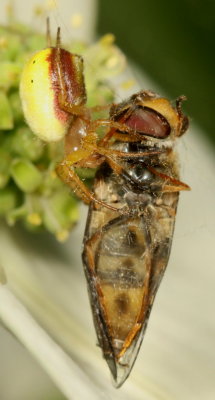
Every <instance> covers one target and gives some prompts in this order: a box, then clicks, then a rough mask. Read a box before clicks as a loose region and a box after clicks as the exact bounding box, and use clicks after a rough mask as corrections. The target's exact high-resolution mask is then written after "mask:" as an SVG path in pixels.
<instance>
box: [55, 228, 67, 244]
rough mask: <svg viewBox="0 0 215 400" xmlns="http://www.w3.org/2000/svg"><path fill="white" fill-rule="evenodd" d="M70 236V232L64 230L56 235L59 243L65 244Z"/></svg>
mask: <svg viewBox="0 0 215 400" xmlns="http://www.w3.org/2000/svg"><path fill="white" fill-rule="evenodd" d="M68 236H69V231H67V230H66V229H63V230H62V231H59V232H57V233H56V239H57V240H58V242H65V240H66V239H67V238H68Z"/></svg>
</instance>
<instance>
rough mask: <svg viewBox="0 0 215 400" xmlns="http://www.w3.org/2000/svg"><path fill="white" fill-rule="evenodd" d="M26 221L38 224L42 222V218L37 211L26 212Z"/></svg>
mask: <svg viewBox="0 0 215 400" xmlns="http://www.w3.org/2000/svg"><path fill="white" fill-rule="evenodd" d="M27 221H28V222H29V223H30V224H32V225H34V226H39V225H41V223H42V218H41V216H40V214H38V213H31V214H28V216H27Z"/></svg>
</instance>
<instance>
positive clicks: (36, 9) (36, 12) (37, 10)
mask: <svg viewBox="0 0 215 400" xmlns="http://www.w3.org/2000/svg"><path fill="white" fill-rule="evenodd" d="M44 13H45V9H44V8H43V7H42V6H36V7H34V15H36V16H37V17H40V16H41V15H43V14H44Z"/></svg>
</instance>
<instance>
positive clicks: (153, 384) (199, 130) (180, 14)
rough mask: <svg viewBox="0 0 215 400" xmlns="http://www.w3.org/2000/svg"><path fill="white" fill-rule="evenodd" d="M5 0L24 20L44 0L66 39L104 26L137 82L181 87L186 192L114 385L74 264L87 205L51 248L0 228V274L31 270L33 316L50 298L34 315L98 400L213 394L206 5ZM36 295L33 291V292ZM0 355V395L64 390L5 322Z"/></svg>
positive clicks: (50, 398)
mask: <svg viewBox="0 0 215 400" xmlns="http://www.w3.org/2000/svg"><path fill="white" fill-rule="evenodd" d="M12 3H13V2H11V4H12ZM14 3H15V7H16V15H17V18H18V19H21V20H25V22H26V23H27V24H31V23H34V21H33V18H32V8H33V7H35V6H36V5H38V4H42V5H44V4H45V5H47V4H49V5H50V16H51V20H52V26H53V25H54V24H56V25H60V26H61V27H62V30H63V37H64V41H65V42H66V41H69V40H71V39H72V38H73V37H74V36H76V37H79V38H81V39H83V40H86V41H88V42H91V41H92V40H93V38H95V37H97V36H100V35H102V34H104V33H107V32H111V33H113V34H114V35H115V36H116V42H117V44H118V46H119V47H120V48H121V49H122V50H123V52H124V53H125V54H126V56H127V57H128V58H129V62H130V65H131V66H133V68H132V69H133V74H134V76H135V77H136V78H137V79H138V81H139V82H140V86H139V87H142V88H144V89H149V88H150V89H153V90H157V91H158V92H160V93H161V94H165V95H167V96H168V97H169V98H170V99H172V100H174V99H175V98H176V97H177V96H178V95H180V94H184V95H186V96H187V98H188V101H187V102H186V103H185V104H184V109H185V110H186V112H187V114H188V115H189V117H190V120H191V129H190V131H189V133H188V134H187V135H185V136H184V138H183V139H182V143H181V145H180V146H179V151H180V161H181V165H182V168H181V169H182V175H183V180H184V181H185V182H186V183H188V184H189V185H190V186H191V187H192V191H191V192H190V193H185V194H182V195H181V198H180V205H179V210H178V216H177V224H176V231H175V237H174V245H173V249H172V254H171V259H170V263H169V267H168V269H167V272H166V275H165V278H164V280H163V282H162V285H161V288H160V291H159V293H158V296H157V300H156V302H155V305H154V309H153V312H152V315H151V318H150V324H149V328H148V331H147V334H146V337H145V339H144V343H143V346H144V347H143V348H142V350H141V352H140V354H139V357H138V360H137V363H136V365H135V367H134V370H133V373H132V375H131V377H130V378H129V380H128V382H126V384H125V385H124V386H123V387H122V389H120V390H118V391H115V390H114V389H112V387H111V382H110V377H109V373H108V371H107V367H106V365H105V363H104V361H103V360H102V357H101V353H100V350H99V349H98V348H97V347H96V346H95V343H96V338H95V333H94V328H93V325H92V319H91V314H90V308H89V303H88V298H87V293H86V286H85V281H84V276H83V272H82V270H81V268H82V266H81V259H80V253H81V242H82V236H83V231H84V224H85V218H86V213H87V210H86V208H83V209H82V211H81V215H82V221H81V225H79V226H78V227H77V229H75V230H74V231H73V232H72V234H71V237H70V239H69V241H68V243H66V244H63V245H61V244H57V245H56V242H55V239H53V238H50V237H49V236H48V235H47V236H41V237H38V236H37V237H36V236H34V235H33V234H29V233H27V234H26V233H25V232H23V231H22V230H19V228H15V229H12V230H10V229H9V228H8V227H6V226H5V225H4V224H3V225H1V229H0V240H1V244H2V249H1V255H0V256H1V257H0V262H1V263H2V265H4V266H5V268H7V266H8V270H9V271H10V268H11V265H12V264H13V265H15V267H16V268H18V272H19V274H20V275H21V274H22V273H27V274H28V273H29V270H30V273H29V274H30V275H32V276H33V274H35V276H34V277H33V278H32V276H31V279H33V280H34V279H35V281H36V287H37V289H38V293H39V290H41V288H42V293H43V296H44V298H42V300H43V301H41V304H40V302H38V304H37V305H36V307H38V308H35V309H36V310H37V312H36V314H37V317H38V319H40V318H39V316H40V313H42V312H44V307H43V304H44V303H43V302H44V301H45V300H44V299H45V296H47V298H48V301H49V302H50V304H51V306H50V308H49V303H48V302H47V303H45V304H46V307H47V310H46V312H47V321H48V322H47V321H45V318H46V317H44V315H43V317H42V321H43V323H44V324H45V323H46V322H47V326H48V327H49V329H50V331H51V332H52V333H53V331H54V330H55V332H54V333H55V335H54V336H55V337H56V340H58V342H59V343H62V345H64V344H65V343H64V340H65V337H66V338H67V341H66V346H65V347H66V348H68V349H69V352H70V353H71V354H72V355H74V359H77V360H78V357H79V355H80V354H81V356H82V353H83V359H85V362H84V363H83V365H82V366H83V369H85V370H88V371H89V372H90V374H92V376H93V373H94V374H95V376H94V377H93V378H92V380H94V381H95V382H96V384H97V385H98V387H100V388H101V393H106V394H107V397H105V398H107V399H108V400H109V399H110V400H118V399H119V400H122V399H123V400H124V399H125V400H131V399H132V400H145V399H147V400H161V399H162V400H202V399H204V400H213V399H214V396H215V389H214V366H215V350H214V337H215V322H214V301H215V291H214V280H215V272H214V262H215V257H214V250H213V249H214V240H215V211H214V199H215V179H214V177H215V163H214V144H215V134H214V106H215V104H214V103H215V101H214V76H213V75H214V37H215V2H214V1H213V0H205V1H204V2H201V1H198V0H197V1H194V0H181V1H180V2H173V1H170V0H168V1H166V0H163V1H155V0H151V1H148V0H132V1H131V0H129V1H128V0H98V1H95V0H82V1H81V0H78V1H76V0H68V1H67V0H59V1H54V2H51V1H39V0H38V1H37V0H31V1H30V0H27V1H22V0H16V1H14ZM53 3H54V5H55V6H56V7H54V8H52V4H53ZM6 4H8V1H5V0H1V4H0V19H1V21H3V20H5V6H6ZM73 13H74V14H75V13H78V14H79V15H80V14H81V15H82V17H83V23H82V24H81V26H80V28H77V27H76V28H75V29H73V28H72V27H71V21H70V20H71V15H72V14H73ZM32 21H33V22H32ZM44 26H45V25H44V21H42V20H41V22H40V25H39V26H38V29H41V30H44ZM54 29H55V28H53V31H54ZM131 89H132V88H131ZM135 90H136V89H135ZM117 95H118V97H117V98H121V97H126V96H127V95H128V94H127V92H126V91H125V92H124V95H122V93H117ZM32 260H34V263H32ZM49 267H50V270H51V274H52V278H51V276H50V271H49V270H48V268H49ZM23 271H24V272H23ZM74 271H75V272H74ZM73 274H75V276H73ZM35 277H36V278H35ZM35 281H34V284H35ZM56 287H57V289H56ZM79 288H80V289H79ZM74 296H76V297H75V302H74ZM38 297H39V294H38ZM35 298H36V300H37V296H36V297H35ZM39 298H40V297H39ZM74 303H79V307H80V308H79V309H80V310H81V312H80V311H79V310H76V309H75V306H76V304H74ZM53 310H54V311H53ZM56 310H57V313H56ZM64 313H65V315H66V317H65V315H64ZM56 314H57V315H58V316H59V315H60V316H61V321H63V322H64V325H63V327H64V328H65V327H66V329H65V331H64V329H63V328H62V329H59V331H57V332H56V330H57V328H58V327H59V326H60V324H59V323H58V320H57V319H56ZM41 315H42V314H41ZM64 318H65V320H64ZM65 321H66V323H65ZM79 330H80V332H79ZM65 332H66V333H65ZM81 332H82V333H83V341H82V336H81ZM77 337H78V338H79V343H78V344H77V343H76V340H77ZM81 342H82V343H81ZM69 346H70V347H69ZM0 354H1V358H0V399H1V400H62V399H64V398H66V397H64V396H63V395H62V393H61V392H60V391H59V390H58V389H57V387H56V385H55V384H54V383H53V382H52V380H51V379H50V378H49V377H48V375H47V373H46V372H45V371H44V369H43V368H42V367H40V366H39V364H38V363H37V361H35V359H34V358H33V357H32V356H31V354H30V353H29V352H28V351H27V350H26V349H25V348H24V346H22V345H21V344H20V343H18V341H17V340H16V339H15V338H14V337H13V336H12V335H11V334H10V333H8V331H7V329H5V327H4V326H2V327H1V328H0ZM17 365H19V368H17ZM96 372H97V376H96ZM70 398H71V399H75V400H76V394H75V393H72V394H71V397H70ZM95 399H97V397H95ZM81 400H85V398H83V399H81Z"/></svg>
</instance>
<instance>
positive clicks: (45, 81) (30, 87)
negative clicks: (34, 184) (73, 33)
mask: <svg viewBox="0 0 215 400" xmlns="http://www.w3.org/2000/svg"><path fill="white" fill-rule="evenodd" d="M56 51H57V49H56V48H55V47H53V48H52V47H50V48H46V49H44V50H41V51H39V52H37V53H36V54H34V55H33V56H32V57H31V58H30V60H29V61H28V62H27V64H26V65H25V67H24V70H23V73H22V76H21V82H20V96H21V101H22V107H23V112H24V115H25V118H26V121H27V123H28V125H29V126H30V128H31V130H32V131H33V132H34V133H35V134H36V135H37V136H38V137H39V138H40V139H42V140H44V141H46V142H52V141H53V142H55V141H58V140H61V139H62V138H63V137H64V136H65V134H66V133H67V131H68V128H69V126H70V124H71V122H72V120H73V118H74V115H73V114H72V113H69V112H66V111H64V110H63V109H62V107H61V106H60V104H59V95H60V94H61V95H62V84H61V83H60V79H61V82H62V81H63V87H64V92H63V96H64V97H65V98H66V102H67V103H68V104H70V105H82V104H84V103H85V102H86V95H85V85H84V77H83V61H82V58H81V57H80V56H78V55H76V54H71V53H69V52H68V51H66V50H64V49H59V57H58V58H57V57H56ZM57 63H60V68H59V65H58V64H57ZM59 70H60V74H61V78H59Z"/></svg>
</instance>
